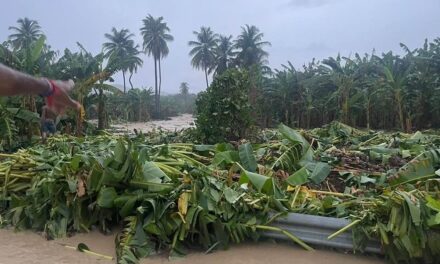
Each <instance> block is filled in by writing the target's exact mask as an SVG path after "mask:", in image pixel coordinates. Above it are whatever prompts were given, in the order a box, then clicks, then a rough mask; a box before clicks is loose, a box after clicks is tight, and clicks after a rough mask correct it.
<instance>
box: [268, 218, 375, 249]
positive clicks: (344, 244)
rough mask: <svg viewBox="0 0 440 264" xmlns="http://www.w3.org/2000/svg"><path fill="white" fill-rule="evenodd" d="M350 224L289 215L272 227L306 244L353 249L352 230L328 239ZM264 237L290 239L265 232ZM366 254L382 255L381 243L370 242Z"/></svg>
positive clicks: (331, 219)
mask: <svg viewBox="0 0 440 264" xmlns="http://www.w3.org/2000/svg"><path fill="white" fill-rule="evenodd" d="M348 224H350V221H349V220H347V219H340V218H334V217H324V216H315V215H305V214H296V213H289V214H288V215H287V216H285V217H279V218H277V219H276V220H275V221H274V222H272V226H275V227H278V228H281V229H284V230H286V231H288V232H290V233H292V234H293V235H295V236H297V237H298V238H300V239H301V240H303V241H304V242H305V243H308V244H310V245H319V246H326V247H332V248H341V249H351V250H352V249H353V237H352V233H351V229H349V230H348V231H346V232H344V233H342V234H340V235H338V236H336V237H334V238H333V239H331V240H329V239H327V237H328V236H329V235H331V234H333V233H335V232H336V231H338V230H340V229H341V228H343V227H345V226H347V225H348ZM263 236H265V237H269V238H274V239H282V240H286V239H288V238H287V237H286V236H285V235H283V234H280V233H277V232H271V231H268V232H264V233H263ZM365 251H366V252H371V253H381V249H380V243H379V241H370V242H369V243H368V245H367V247H366V248H365Z"/></svg>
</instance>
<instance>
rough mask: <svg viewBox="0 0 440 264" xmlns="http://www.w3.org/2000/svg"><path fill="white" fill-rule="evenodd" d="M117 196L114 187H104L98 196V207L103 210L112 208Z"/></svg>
mask: <svg viewBox="0 0 440 264" xmlns="http://www.w3.org/2000/svg"><path fill="white" fill-rule="evenodd" d="M117 196H118V194H117V193H116V190H115V188H114V187H103V188H101V190H100V191H99V194H98V200H97V202H98V205H99V206H100V207H102V208H112V207H113V204H114V201H115V199H116V197H117Z"/></svg>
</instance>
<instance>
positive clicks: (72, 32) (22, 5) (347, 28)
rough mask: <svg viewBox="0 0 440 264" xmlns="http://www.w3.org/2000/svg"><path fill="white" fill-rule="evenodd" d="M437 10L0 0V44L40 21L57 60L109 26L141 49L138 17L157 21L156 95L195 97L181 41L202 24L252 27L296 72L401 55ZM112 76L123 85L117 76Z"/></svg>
mask: <svg viewBox="0 0 440 264" xmlns="http://www.w3.org/2000/svg"><path fill="white" fill-rule="evenodd" d="M439 11H440V0H271V1H269V0H125V1H123V0H105V1H104V0H100V1H98V0H75V1H73V0H56V1H55V0H38V1H37V0H13V1H12V0H3V1H2V4H1V10H0V42H2V41H4V40H6V39H7V37H8V35H9V34H11V31H10V30H8V27H9V26H13V25H15V24H16V21H17V19H18V18H22V17H28V18H30V19H34V20H37V21H38V22H39V24H40V25H41V27H42V30H43V32H44V33H45V35H46V36H47V41H48V44H49V45H51V46H52V48H54V49H55V50H58V51H60V53H61V54H62V52H63V50H64V49H65V48H69V49H73V50H78V48H77V46H76V42H80V43H81V44H83V45H84V46H85V47H86V49H88V50H89V51H91V52H92V53H94V54H96V53H98V52H100V51H101V49H102V43H104V42H105V41H106V39H105V37H104V34H105V33H108V32H110V30H111V29H112V27H116V28H117V29H118V30H119V29H121V28H127V29H129V30H130V31H131V32H132V33H134V34H135V38H134V39H135V41H136V43H138V44H140V45H142V38H141V36H140V32H139V29H140V28H141V26H142V19H143V18H145V17H146V16H147V15H148V14H151V15H153V16H154V17H157V16H163V17H164V20H165V21H166V22H167V23H168V26H169V28H170V29H171V34H172V35H173V36H174V41H173V42H171V43H169V49H170V53H169V55H168V57H167V58H165V60H164V61H163V63H162V90H163V91H164V93H165V94H166V93H168V94H171V93H176V92H178V90H179V85H180V83H181V82H187V83H188V84H189V86H190V92H193V93H197V92H199V91H202V90H204V89H205V86H206V85H205V79H204V74H203V72H202V71H198V70H195V69H193V68H192V67H191V64H190V60H191V58H190V56H189V55H188V52H189V50H190V48H189V47H188V41H190V40H193V39H194V35H193V31H194V30H197V31H198V30H199V29H200V27H201V26H209V27H211V29H212V30H213V31H214V32H216V33H220V34H225V35H229V34H231V35H233V36H234V37H235V36H237V35H238V34H239V33H240V31H241V27H242V26H243V25H245V24H249V25H255V26H257V27H258V28H259V29H260V30H261V31H262V32H263V33H264V38H265V40H267V41H269V42H271V43H272V45H271V47H268V48H267V51H268V52H269V54H270V55H269V66H270V67H272V68H280V67H281V64H285V63H286V62H287V61H291V62H292V63H293V65H295V66H296V67H300V66H301V65H303V64H304V63H308V62H309V61H311V60H312V59H313V58H316V59H317V60H322V59H324V58H327V57H329V56H335V55H337V54H338V53H340V54H341V55H344V56H350V55H351V54H354V53H355V52H359V53H361V54H363V53H365V52H368V53H370V52H371V51H372V50H373V49H375V51H376V54H380V53H382V52H386V51H389V50H392V51H394V52H397V53H402V50H401V48H400V46H399V43H404V44H406V45H407V46H409V48H410V49H414V48H417V47H420V46H421V45H422V44H423V42H424V39H425V38H428V39H430V40H432V39H434V38H437V37H440V16H439V15H438V14H439ZM142 59H143V60H144V66H143V67H142V68H140V69H139V70H138V72H137V74H136V75H134V76H133V83H134V85H135V86H136V87H153V86H154V64H153V60H152V58H151V57H147V56H146V55H142ZM114 78H115V83H117V84H122V74H121V73H117V74H116V75H115V76H114ZM127 85H128V84H127Z"/></svg>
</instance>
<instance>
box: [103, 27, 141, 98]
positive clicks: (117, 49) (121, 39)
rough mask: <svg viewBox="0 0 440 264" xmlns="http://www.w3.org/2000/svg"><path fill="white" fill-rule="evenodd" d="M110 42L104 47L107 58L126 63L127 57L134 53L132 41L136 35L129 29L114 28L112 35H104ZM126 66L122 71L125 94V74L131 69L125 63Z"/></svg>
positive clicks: (123, 66)
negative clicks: (111, 57)
mask: <svg viewBox="0 0 440 264" xmlns="http://www.w3.org/2000/svg"><path fill="white" fill-rule="evenodd" d="M104 36H105V37H106V38H107V39H108V40H109V41H108V42H105V43H104V44H103V45H102V46H103V48H104V52H105V53H104V54H105V56H106V57H107V58H109V57H110V56H114V57H115V58H118V59H119V60H122V61H125V57H126V56H128V54H129V52H132V49H134V42H133V40H132V39H131V38H132V37H133V36H134V34H132V33H130V31H129V30H128V29H124V28H123V29H121V30H119V31H118V30H117V29H116V28H114V27H113V28H112V32H111V34H109V33H106V34H105V35H104ZM124 64H125V65H121V66H122V67H121V70H122V78H123V80H124V93H125V92H126V85H125V73H126V71H127V70H128V68H129V65H128V64H126V63H124Z"/></svg>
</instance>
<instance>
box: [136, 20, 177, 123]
mask: <svg viewBox="0 0 440 264" xmlns="http://www.w3.org/2000/svg"><path fill="white" fill-rule="evenodd" d="M142 22H143V25H144V26H143V27H142V28H141V33H142V36H143V39H144V42H143V48H144V51H145V52H146V53H147V54H148V55H149V56H153V60H154V92H155V112H156V113H155V115H156V117H159V115H160V87H158V79H157V70H158V68H157V66H158V64H159V70H160V60H161V59H162V58H164V57H166V56H167V55H168V53H169V49H168V44H167V42H168V41H172V40H174V38H173V36H172V35H170V34H169V32H170V28H169V27H168V26H167V23H166V22H164V21H163V17H158V18H154V17H153V16H152V15H148V16H147V17H146V18H145V19H143V20H142ZM159 76H160V79H162V78H161V77H162V74H161V72H159Z"/></svg>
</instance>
